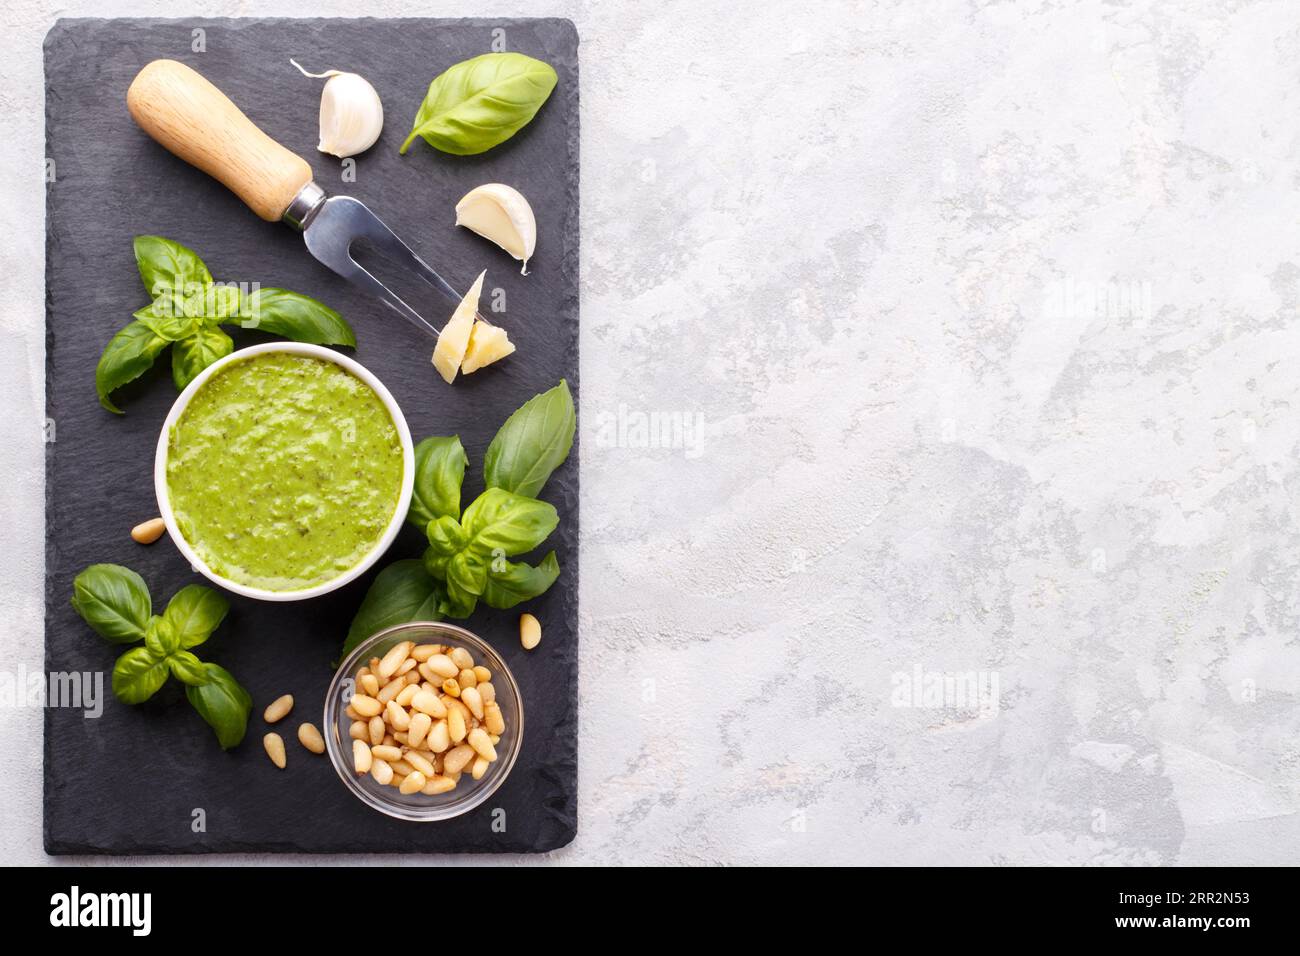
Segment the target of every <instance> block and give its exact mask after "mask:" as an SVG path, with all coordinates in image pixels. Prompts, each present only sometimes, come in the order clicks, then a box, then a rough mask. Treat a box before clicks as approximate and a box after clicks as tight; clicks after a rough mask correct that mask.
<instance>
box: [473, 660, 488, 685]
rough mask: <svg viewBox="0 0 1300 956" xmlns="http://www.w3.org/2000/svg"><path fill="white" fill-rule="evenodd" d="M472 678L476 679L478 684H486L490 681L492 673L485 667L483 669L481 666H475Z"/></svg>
mask: <svg viewBox="0 0 1300 956" xmlns="http://www.w3.org/2000/svg"><path fill="white" fill-rule="evenodd" d="M474 676H475V677H476V678H478V682H479V683H480V684H486V683H487V682H488V681H490V680H491V679H492V672H491V671H490V670H488V669H487V668H486V667H484V666H483V665H482V664H475V665H474Z"/></svg>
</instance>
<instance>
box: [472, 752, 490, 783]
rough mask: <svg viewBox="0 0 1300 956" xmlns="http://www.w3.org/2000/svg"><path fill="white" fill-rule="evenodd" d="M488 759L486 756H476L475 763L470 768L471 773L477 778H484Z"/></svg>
mask: <svg viewBox="0 0 1300 956" xmlns="http://www.w3.org/2000/svg"><path fill="white" fill-rule="evenodd" d="M487 769H488V759H487V758H486V757H475V758H474V763H473V765H472V766H471V767H470V768H469V775H470V776H471V777H473V778H474V779H475V780H482V779H483V774H485V773H487Z"/></svg>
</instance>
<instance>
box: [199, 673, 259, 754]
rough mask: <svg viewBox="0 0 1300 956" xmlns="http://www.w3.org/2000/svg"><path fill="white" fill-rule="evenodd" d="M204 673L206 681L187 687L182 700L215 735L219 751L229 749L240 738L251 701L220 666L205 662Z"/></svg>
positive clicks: (251, 706)
mask: <svg viewBox="0 0 1300 956" xmlns="http://www.w3.org/2000/svg"><path fill="white" fill-rule="evenodd" d="M204 670H205V671H206V672H207V680H206V681H205V682H204V683H202V684H190V685H189V686H187V687H186V688H185V697H186V698H187V699H188V700H189V702H190V705H191V706H192V707H193V708H194V709H195V710H197V711H198V712H199V716H200V717H202V718H203V719H204V720H206V721H207V722H208V726H209V727H211V728H212V730H213V731H214V732H215V733H216V735H217V742H218V743H219V744H221V749H222V750H229V749H230V748H231V747H235V746H238V744H239V742H240V741H241V740H243V739H244V732H245V731H246V730H247V729H248V715H249V713H250V712H251V711H252V709H253V698H252V697H251V696H250V695H249V693H248V691H246V690H244V688H243V687H242V686H241V685H240V683H239V681H237V680H235V678H234V677H233V676H232V675H231V673H230V671H228V670H226V669H225V668H224V667H220V666H218V665H216V664H212V663H208V664H205V665H204Z"/></svg>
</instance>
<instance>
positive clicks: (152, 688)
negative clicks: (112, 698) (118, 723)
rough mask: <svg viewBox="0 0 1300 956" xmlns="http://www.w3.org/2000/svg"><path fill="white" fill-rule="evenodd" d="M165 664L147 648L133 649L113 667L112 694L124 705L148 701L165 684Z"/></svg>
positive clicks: (164, 661) (166, 670) (166, 672)
mask: <svg viewBox="0 0 1300 956" xmlns="http://www.w3.org/2000/svg"><path fill="white" fill-rule="evenodd" d="M167 674H168V668H167V662H166V660H164V659H160V658H158V657H155V656H154V655H153V653H152V652H151V651H150V650H149V648H147V647H133V648H131V649H130V650H129V651H127V652H126V653H125V654H123V655H122V656H121V657H119V658H118V659H117V663H116V664H114V665H113V693H114V694H116V695H117V699H118V700H120V701H122V703H124V704H139V703H143V702H144V701H146V700H148V699H149V698H150V697H152V696H153V695H154V694H155V693H157V692H158V688H159V687H162V685H163V684H165V683H167Z"/></svg>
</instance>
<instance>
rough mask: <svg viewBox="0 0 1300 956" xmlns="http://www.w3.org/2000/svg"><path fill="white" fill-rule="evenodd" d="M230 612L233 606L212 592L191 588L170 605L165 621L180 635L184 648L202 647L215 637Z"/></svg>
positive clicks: (179, 640) (174, 597) (164, 612)
mask: <svg viewBox="0 0 1300 956" xmlns="http://www.w3.org/2000/svg"><path fill="white" fill-rule="evenodd" d="M229 610H230V602H229V601H227V600H226V599H225V598H224V597H222V596H221V595H220V594H218V593H217V592H216V591H214V590H212V588H207V587H204V586H203V585H201V584H187V585H185V587H183V588H181V589H180V590H179V591H177V592H176V593H175V594H174V595H172V599H171V600H170V601H168V602H167V610H165V611H163V614H162V619H163V620H164V621H166V622H167V624H168V625H169V626H170V627H171V629H172V630H173V631H174V632H175V634H176V640H177V644H178V646H180V647H198V646H199V645H200V644H202V643H203V642H204V641H206V640H207V639H208V637H210V636H211V634H212V632H213V631H215V630H216V629H217V628H218V627H219V626H220V624H221V622H222V621H223V620H224V619H225V617H226V612H227V611H229Z"/></svg>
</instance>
